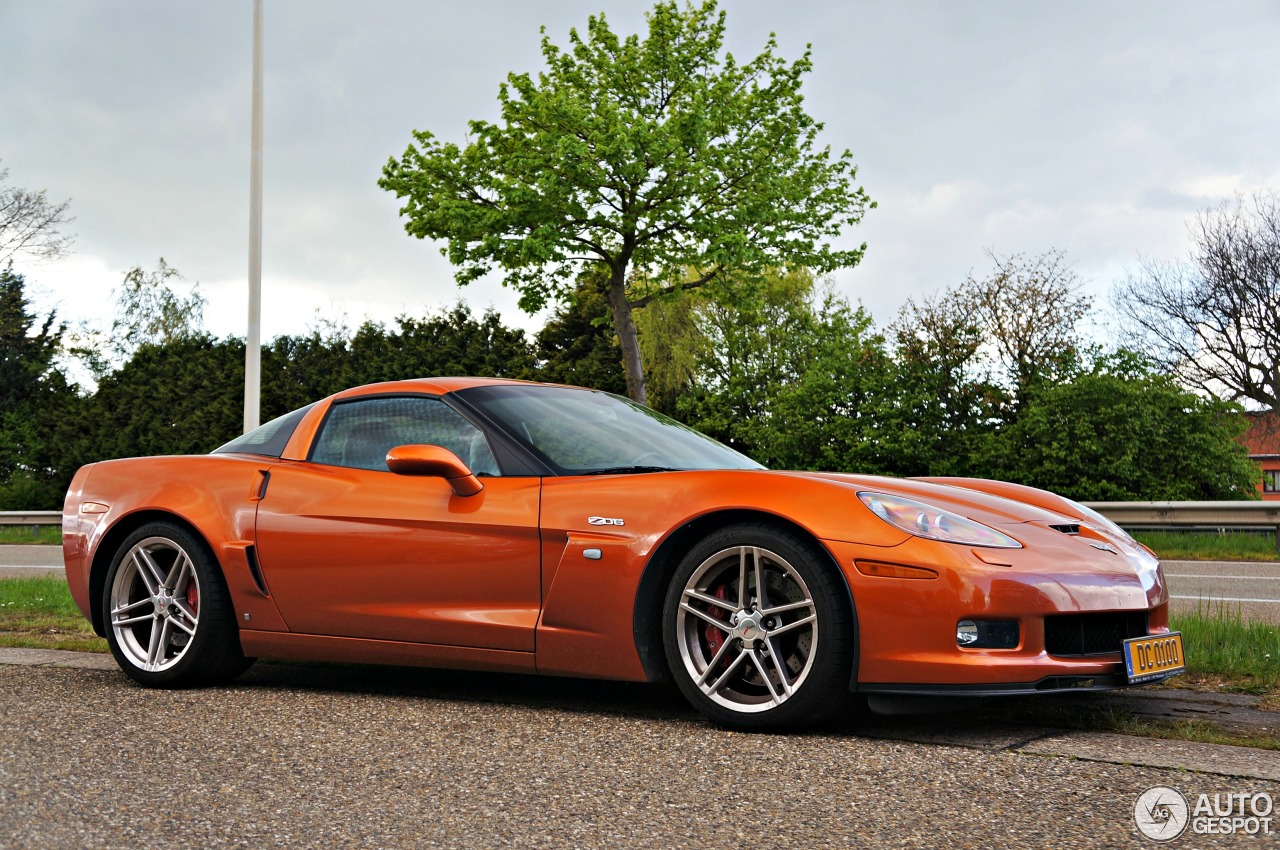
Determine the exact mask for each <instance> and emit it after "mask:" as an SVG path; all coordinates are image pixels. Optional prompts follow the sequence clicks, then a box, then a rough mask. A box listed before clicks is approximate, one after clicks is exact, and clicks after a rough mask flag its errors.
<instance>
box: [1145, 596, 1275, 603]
mask: <svg viewBox="0 0 1280 850" xmlns="http://www.w3.org/2000/svg"><path fill="white" fill-rule="evenodd" d="M1169 598H1170V599H1192V600H1195V599H1198V600H1200V601H1201V602H1276V603H1280V599H1240V598H1238V597H1235V596H1170V597H1169Z"/></svg>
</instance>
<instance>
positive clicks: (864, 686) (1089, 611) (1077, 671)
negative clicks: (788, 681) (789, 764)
mask: <svg viewBox="0 0 1280 850" xmlns="http://www.w3.org/2000/svg"><path fill="white" fill-rule="evenodd" d="M823 542H824V544H825V545H826V546H827V547H828V549H829V550H830V551H831V553H832V555H833V556H834V557H835V558H837V563H839V564H840V567H841V571H842V572H843V573H844V575H845V577H846V579H847V581H848V583H849V589H850V591H851V593H852V597H853V605H854V610H855V613H856V617H857V629H858V667H857V670H856V673H855V677H854V681H853V682H852V688H853V689H854V690H856V691H858V692H860V693H861V692H866V693H883V694H902V695H908V694H910V695H947V696H975V697H978V696H997V695H1011V694H1035V693H1046V692H1052V691H1083V690H1107V689H1113V688H1122V687H1128V686H1129V683H1128V679H1127V677H1126V675H1125V670H1124V662H1123V659H1122V656H1121V653H1120V650H1121V646H1120V640H1119V639H1117V640H1116V642H1115V645H1114V650H1108V651H1098V649H1097V648H1096V647H1095V648H1093V649H1092V650H1091V651H1090V652H1089V653H1088V654H1086V653H1084V652H1080V653H1074V654H1072V653H1066V652H1064V651H1063V650H1061V649H1060V648H1056V647H1055V648H1053V649H1054V652H1056V653H1058V654H1051V653H1050V647H1047V646H1046V639H1045V636H1046V625H1045V624H1046V619H1047V618H1054V617H1060V616H1061V615H1076V614H1085V615H1098V614H1115V615H1117V617H1119V618H1133V617H1139V616H1140V618H1141V620H1140V622H1142V621H1144V622H1145V629H1142V631H1145V632H1146V633H1148V634H1161V633H1164V632H1167V631H1168V630H1169V629H1168V622H1169V619H1168V595H1167V591H1166V590H1165V586H1164V582H1163V578H1162V577H1161V576H1160V574H1159V571H1158V569H1157V568H1156V567H1155V565H1154V563H1153V562H1144V561H1141V560H1139V559H1135V558H1133V557H1130V556H1128V555H1124V554H1116V553H1106V552H1098V551H1097V550H1093V549H1091V548H1089V547H1081V546H1079V544H1078V542H1077V541H1071V540H1070V539H1068V538H1066V537H1065V535H1064V536H1063V541H1062V545H1060V546H1055V545H1054V544H1056V543H1057V542H1058V541H1057V540H1055V539H1054V538H1049V544H1048V545H1047V546H1042V547H1038V548H1037V549H1032V548H1030V547H1028V548H1027V549H1023V550H1016V551H1001V553H1000V554H1001V556H1002V557H1005V558H1006V559H1007V560H1011V561H1013V562H1014V563H1013V564H1012V565H1010V566H998V565H993V564H991V563H987V562H984V561H983V560H982V558H981V557H980V555H981V554H989V553H975V552H974V551H973V550H972V549H969V548H966V547H963V546H959V545H956V544H947V543H939V542H936V541H930V540H923V539H920V538H912V539H911V540H908V541H906V542H905V543H903V544H901V545H899V546H894V547H870V546H865V545H861V544H853V543H840V542H834V541H823ZM1079 549H1087V550H1088V551H1087V552H1084V553H1081V552H1080V551H1078V550H1079ZM1095 553H1096V554H1095ZM859 559H863V560H878V561H881V562H890V563H895V564H902V565H906V566H913V567H924V568H927V569H930V570H932V571H934V572H936V573H937V578H934V579H912V578H886V577H879V576H869V575H866V574H864V573H863V572H860V571H859V570H858V569H857V567H856V566H855V563H856V561H858V560H859ZM961 620H1003V621H1016V622H1017V624H1018V630H1019V642H1018V645H1017V646H1014V647H1011V648H1008V649H973V648H967V647H960V646H958V645H957V642H956V624H957V623H958V622H959V621H961ZM1134 636H1137V635H1134V634H1126V635H1123V637H1134Z"/></svg>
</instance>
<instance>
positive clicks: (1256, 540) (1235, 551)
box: [1133, 531, 1280, 561]
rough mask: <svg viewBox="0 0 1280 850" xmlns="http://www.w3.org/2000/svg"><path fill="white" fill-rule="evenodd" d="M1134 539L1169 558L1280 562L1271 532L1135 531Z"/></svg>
mask: <svg viewBox="0 0 1280 850" xmlns="http://www.w3.org/2000/svg"><path fill="white" fill-rule="evenodd" d="M1133 539H1134V540H1137V541H1138V542H1139V543H1141V544H1143V545H1144V546H1146V547H1147V548H1149V549H1150V550H1151V551H1153V552H1155V553H1156V555H1157V556H1158V557H1160V558H1162V559H1164V560H1169V561H1280V552H1278V551H1277V550H1276V538H1275V535H1274V534H1272V533H1271V532H1270V531H1268V532H1266V533H1265V534H1254V533H1250V532H1248V531H1227V532H1223V533H1221V534H1215V533H1211V532H1203V531H1135V532H1133Z"/></svg>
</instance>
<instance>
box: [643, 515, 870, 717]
mask: <svg viewBox="0 0 1280 850" xmlns="http://www.w3.org/2000/svg"><path fill="white" fill-rule="evenodd" d="M743 576H745V582H744V581H743ZM760 583H762V584H763V587H764V593H763V594H760V593H759V592H758V590H757V585H758V584H760ZM662 629H663V646H664V649H665V651H666V656H667V664H668V666H669V667H670V669H671V674H672V676H673V678H674V679H675V682H676V685H677V686H678V687H679V688H680V691H681V693H683V694H684V696H685V698H686V699H687V700H688V701H689V702H690V703H691V704H692V705H693V706H694V708H696V709H697V710H698V711H699V712H701V713H702V714H703V715H704V716H706V717H707V718H709V719H711V720H713V721H715V722H716V723H719V724H721V725H723V726H727V727H731V728H734V729H743V730H749V731H765V730H784V729H785V730H790V729H799V728H803V727H807V726H813V725H816V724H819V723H822V722H824V721H826V720H828V719H830V718H831V717H833V716H834V715H835V714H837V713H838V712H840V711H841V710H843V709H844V708H845V706H847V705H849V704H850V700H851V696H852V695H851V694H850V691H849V685H850V681H851V679H852V675H853V665H854V663H855V661H856V658H855V655H856V646H857V641H856V634H855V630H856V624H855V619H854V614H853V611H852V610H851V609H850V605H849V595H848V590H847V589H846V586H845V584H844V580H843V578H842V577H841V576H840V575H839V574H838V573H836V571H835V568H834V567H833V566H832V564H831V559H830V558H829V557H828V556H827V555H826V554H825V553H824V552H822V551H821V550H820V549H818V548H817V544H816V543H814V542H813V541H811V540H808V539H806V538H804V537H802V536H801V535H798V534H796V533H793V532H790V531H785V530H782V529H778V528H775V527H773V526H769V525H765V524H759V523H745V524H741V525H733V526H728V527H726V528H723V529H721V530H719V531H717V532H715V533H713V534H711V535H709V536H708V537H707V538H705V539H704V540H702V541H701V542H699V543H698V544H697V545H696V546H694V547H693V549H692V550H690V551H689V553H688V554H687V555H686V556H685V557H684V559H683V560H682V561H681V562H680V566H679V567H677V569H676V571H675V575H674V576H673V578H672V581H671V585H670V587H669V588H668V590H667V597H666V602H665V604H664V606H663V614H662ZM775 658H780V659H781V662H776V661H775V660H774V659H775Z"/></svg>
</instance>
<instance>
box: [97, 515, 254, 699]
mask: <svg viewBox="0 0 1280 850" xmlns="http://www.w3.org/2000/svg"><path fill="white" fill-rule="evenodd" d="M103 620H104V621H105V623H106V627H107V628H106V631H107V643H108V644H109V645H110V647H111V654H112V655H114V656H115V659H116V663H118V664H119V665H120V669H122V670H124V672H125V673H127V674H128V675H129V677H130V678H132V679H134V680H135V681H137V682H139V683H141V684H144V685H148V686H151V687H170V688H178V687H189V686H193V685H204V684H213V683H216V682H224V681H229V680H231V679H234V678H235V677H236V676H238V675H240V674H241V673H243V672H244V671H245V670H247V669H248V668H249V665H250V664H252V663H253V661H252V659H246V658H245V657H244V654H243V653H242V652H241V651H240V640H239V635H238V633H237V630H236V623H235V615H234V613H233V612H232V610H231V603H230V594H228V593H227V588H226V585H225V583H224V582H223V580H222V574H221V572H220V571H219V570H218V568H217V564H216V563H215V562H214V559H213V556H212V555H211V554H210V553H209V551H208V548H207V547H206V546H205V545H204V543H203V542H202V541H200V540H198V539H197V538H196V537H195V536H194V535H192V534H191V533H190V532H189V531H187V530H186V529H184V528H182V527H181V526H178V525H176V524H174V523H169V522H155V523H148V524H147V525H144V526H143V527H141V528H139V529H138V530H137V531H135V532H134V533H133V534H131V535H129V537H128V538H126V539H125V541H124V543H122V544H121V546H120V548H119V550H117V552H116V556H115V559H114V560H113V561H112V563H111V569H110V571H109V572H108V573H107V581H106V587H105V589H104V596H103Z"/></svg>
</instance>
